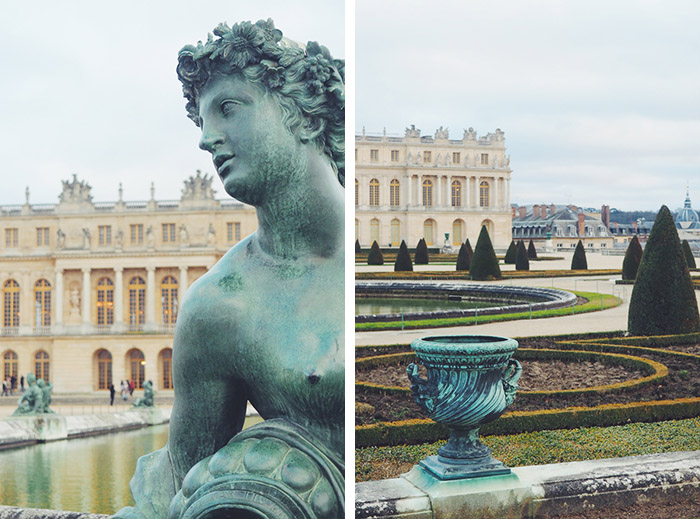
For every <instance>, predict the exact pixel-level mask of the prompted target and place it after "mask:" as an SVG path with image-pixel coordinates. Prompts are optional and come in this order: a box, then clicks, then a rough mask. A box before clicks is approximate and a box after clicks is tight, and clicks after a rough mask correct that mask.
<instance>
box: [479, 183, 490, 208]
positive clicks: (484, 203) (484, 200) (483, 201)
mask: <svg viewBox="0 0 700 519" xmlns="http://www.w3.org/2000/svg"><path fill="white" fill-rule="evenodd" d="M488 206H489V183H488V182H486V181H483V182H481V184H479V207H488Z"/></svg>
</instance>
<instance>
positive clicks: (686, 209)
mask: <svg viewBox="0 0 700 519" xmlns="http://www.w3.org/2000/svg"><path fill="white" fill-rule="evenodd" d="M675 220H676V227H680V228H681V229H688V228H691V227H697V226H699V225H700V216H698V213H696V212H695V211H694V210H693V208H692V207H691V206H690V193H689V192H688V191H686V192H685V202H684V203H683V209H681V210H679V211H678V213H676V218H675Z"/></svg>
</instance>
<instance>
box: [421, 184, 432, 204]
mask: <svg viewBox="0 0 700 519" xmlns="http://www.w3.org/2000/svg"><path fill="white" fill-rule="evenodd" d="M423 205H424V206H425V207H432V206H433V181H432V180H424V181H423Z"/></svg>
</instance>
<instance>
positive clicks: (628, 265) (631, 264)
mask: <svg viewBox="0 0 700 519" xmlns="http://www.w3.org/2000/svg"><path fill="white" fill-rule="evenodd" d="M640 261H642V245H641V244H640V243H639V238H637V237H636V236H635V237H633V238H632V241H630V244H629V245H628V246H627V251H625V259H624V260H622V279H625V280H627V281H632V280H634V279H635V278H636V277H637V270H639V262H640Z"/></svg>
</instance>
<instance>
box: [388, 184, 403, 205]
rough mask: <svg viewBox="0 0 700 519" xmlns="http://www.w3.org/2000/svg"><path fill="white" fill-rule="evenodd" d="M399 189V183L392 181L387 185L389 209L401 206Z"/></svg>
mask: <svg viewBox="0 0 700 519" xmlns="http://www.w3.org/2000/svg"><path fill="white" fill-rule="evenodd" d="M400 188H401V183H400V182H399V181H398V180H396V179H394V180H392V181H391V182H390V183H389V205H390V206H391V207H397V206H399V205H401V195H400V194H399V189H400Z"/></svg>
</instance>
